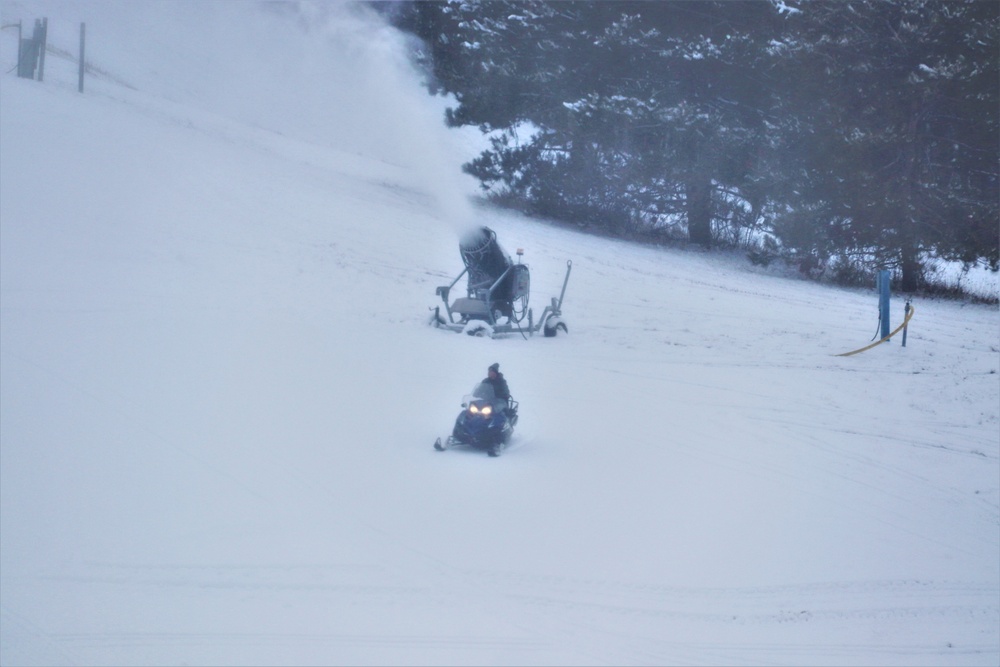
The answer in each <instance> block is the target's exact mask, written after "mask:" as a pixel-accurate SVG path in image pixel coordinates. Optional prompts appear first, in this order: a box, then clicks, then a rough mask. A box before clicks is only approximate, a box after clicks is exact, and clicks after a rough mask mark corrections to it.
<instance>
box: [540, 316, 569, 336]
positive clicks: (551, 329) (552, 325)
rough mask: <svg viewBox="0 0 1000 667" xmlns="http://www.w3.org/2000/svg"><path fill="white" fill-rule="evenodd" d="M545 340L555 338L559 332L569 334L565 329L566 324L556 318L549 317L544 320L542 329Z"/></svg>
mask: <svg viewBox="0 0 1000 667" xmlns="http://www.w3.org/2000/svg"><path fill="white" fill-rule="evenodd" d="M543 331H544V333H545V337H546V338H555V337H556V334H558V333H559V331H562V332H563V333H569V329H567V328H566V323H565V322H563V321H562V320H561V319H560V318H558V317H555V316H553V317H550V318H549V319H547V320H545V328H544V329H543Z"/></svg>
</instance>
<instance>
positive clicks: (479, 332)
mask: <svg viewBox="0 0 1000 667" xmlns="http://www.w3.org/2000/svg"><path fill="white" fill-rule="evenodd" d="M462 332H463V333H465V334H466V335H469V336H475V337H477V338H492V337H493V327H491V326H490V325H489V324H487V323H486V322H480V321H474V322H469V323H468V324H467V325H465V328H464V329H462Z"/></svg>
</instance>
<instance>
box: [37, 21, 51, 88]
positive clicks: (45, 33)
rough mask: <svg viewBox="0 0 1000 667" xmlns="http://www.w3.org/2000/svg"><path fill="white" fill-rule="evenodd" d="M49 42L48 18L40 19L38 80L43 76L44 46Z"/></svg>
mask: <svg viewBox="0 0 1000 667" xmlns="http://www.w3.org/2000/svg"><path fill="white" fill-rule="evenodd" d="M48 43H49V19H48V17H46V18H43V19H42V34H41V37H40V40H39V45H38V80H39V81H41V80H42V79H43V78H44V77H45V47H46V45H48Z"/></svg>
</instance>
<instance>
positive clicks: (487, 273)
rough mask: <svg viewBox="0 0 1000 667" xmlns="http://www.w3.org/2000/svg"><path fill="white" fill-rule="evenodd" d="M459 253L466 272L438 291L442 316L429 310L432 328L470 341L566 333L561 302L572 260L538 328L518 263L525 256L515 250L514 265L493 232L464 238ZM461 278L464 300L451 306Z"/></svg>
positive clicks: (524, 269)
mask: <svg viewBox="0 0 1000 667" xmlns="http://www.w3.org/2000/svg"><path fill="white" fill-rule="evenodd" d="M458 248H459V252H460V254H461V256H462V263H463V264H465V268H464V269H463V270H462V272H461V273H460V274H458V276H456V277H455V279H454V280H453V281H451V284H450V285H442V286H440V287H438V288H437V295H438V296H439V297H441V301H442V302H443V303H444V313H442V312H441V310H442V307H441V306H433V307H432V308H433V311H434V313H433V315H432V316H431V319H430V323H431V325H433V326H435V327H438V328H441V329H448V330H450V331H455V332H459V333H466V334H469V335H470V336H490V337H492V336H495V335H498V334H508V333H514V332H518V333H520V334H521V335H522V336H524V335H532V336H533V335H534V334H535V333H537V332H539V331H542V332H543V333H544V335H545V336H546V337H547V338H551V337H553V336H555V335H556V334H557V333H558V332H559V331H560V330H562V331H563V333H568V332H569V329H568V328H567V327H566V323H565V322H563V320H562V302H563V297H564V296H565V295H566V285H567V283H569V274H570V271H571V270H572V269H573V262H572V260H568V261H567V262H566V277H565V278H564V279H563V286H562V292H561V293H560V294H559V298H558V299H556V298H555V297H553V298H552V302H551V303H550V304H548V305H547V306H545V309H544V310H543V311H542V315H541V317H539V318H538V320H537V322H536V321H535V318H534V313H533V312H532V310H531V309H530V308H529V307H528V296H529V292H530V288H531V274H530V272H529V271H528V265H527V264H522V263H521V257H522V255H523V254H524V251H523V250H522V249H521V248H518V249H517V263H516V264H515V263H514V262H513V261H511V259H510V256H509V255H507V253H505V252H504V250H503V248H502V247H501V246H500V244H499V243H498V242H497V235H496V232H494V231H493V230H492V229H490V228H489V227H477V228H475V229H473V230H471V231H470V232H468V233H466V234H464V235H463V236H462V237H461V238H460V239H459V244H458ZM465 275H468V282H467V285H466V295H465V296H463V297H458V298H456V299H455V300H454V301H452V302H451V303H450V304H449V303H448V299H449V296H450V295H451V291H452V288H454V287H455V285H456V284H457V283H458V281H459V280H461V278H462V276H465ZM525 319H527V322H526V323H524V321H525Z"/></svg>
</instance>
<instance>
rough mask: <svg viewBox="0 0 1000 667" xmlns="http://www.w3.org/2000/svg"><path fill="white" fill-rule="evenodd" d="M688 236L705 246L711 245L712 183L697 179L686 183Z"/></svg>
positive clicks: (707, 180)
mask: <svg viewBox="0 0 1000 667" xmlns="http://www.w3.org/2000/svg"><path fill="white" fill-rule="evenodd" d="M687 223H688V238H689V239H690V240H691V242H692V243H697V244H699V245H702V246H704V247H706V248H711V247H712V183H711V181H710V180H709V179H707V178H706V179H698V180H692V181H688V183H687Z"/></svg>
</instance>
